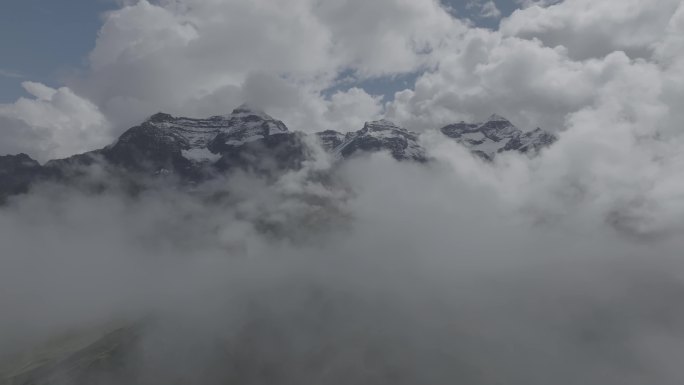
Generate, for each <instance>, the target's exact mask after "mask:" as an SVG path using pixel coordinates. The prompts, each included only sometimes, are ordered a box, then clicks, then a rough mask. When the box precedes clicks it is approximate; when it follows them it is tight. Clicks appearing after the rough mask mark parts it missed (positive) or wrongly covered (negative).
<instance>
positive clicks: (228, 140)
mask: <svg viewBox="0 0 684 385" xmlns="http://www.w3.org/2000/svg"><path fill="white" fill-rule="evenodd" d="M440 132H441V133H442V134H444V135H445V137H447V138H450V139H453V140H455V141H456V142H458V143H460V144H462V145H463V146H465V147H467V148H468V149H469V150H470V151H471V152H472V153H473V154H475V155H477V156H479V157H480V158H482V159H485V160H488V161H491V160H493V158H494V157H495V156H496V155H497V154H500V153H502V152H507V151H516V152H520V153H525V154H528V155H535V154H536V153H538V152H539V151H540V150H541V149H543V148H545V147H548V146H550V145H551V144H553V143H554V142H555V141H556V140H557V138H556V136H555V135H553V134H551V133H549V132H547V131H544V130H541V129H540V128H537V129H536V130H533V131H528V132H524V131H522V130H520V129H519V128H517V127H516V126H515V125H513V124H512V123H511V122H510V121H509V120H507V119H506V118H504V117H502V116H500V115H496V114H494V115H492V116H490V118H489V119H488V120H486V121H484V122H479V123H465V122H460V123H455V124H450V125H447V126H444V127H442V128H441V129H440ZM309 137H314V138H315V139H316V141H317V142H318V144H319V145H320V146H321V147H322V148H323V149H324V150H325V151H326V152H327V153H328V154H330V156H331V157H332V159H333V161H334V162H342V161H344V160H345V159H348V158H351V157H356V156H358V155H360V154H363V153H372V152H378V151H385V152H388V153H389V154H390V155H391V156H392V157H393V158H394V159H396V160H397V161H412V162H419V163H425V162H428V161H430V157H429V156H428V154H427V151H426V150H425V148H423V146H422V145H421V143H420V134H419V133H416V132H413V131H410V130H408V129H406V128H403V127H399V126H398V125H396V124H395V123H393V122H391V121H389V120H386V119H382V120H376V121H370V122H366V123H365V124H364V126H363V128H361V129H360V130H357V131H352V132H347V133H341V132H338V131H334V130H326V131H321V132H317V133H314V134H306V133H303V132H298V131H290V130H289V129H288V127H287V126H286V125H285V123H283V122H282V121H280V120H277V119H274V118H273V117H271V116H270V115H268V114H266V113H265V112H264V111H262V110H260V109H258V108H255V107H252V106H249V105H247V104H243V105H241V106H239V107H237V108H235V109H234V110H233V111H232V112H231V113H230V114H228V115H216V116H211V117H209V118H204V119H200V118H187V117H174V116H172V115H170V114H166V113H162V112H160V113H156V114H154V115H151V116H150V117H149V118H147V119H146V120H145V121H144V122H142V123H141V124H139V125H137V126H134V127H131V128H129V129H128V130H126V131H125V132H124V133H123V134H121V136H119V138H117V140H115V141H114V142H113V143H112V144H110V145H108V146H106V147H104V148H101V149H97V150H93V151H89V152H85V153H82V154H75V155H73V156H70V157H68V158H63V159H54V160H50V161H48V162H46V163H45V164H43V165H41V164H40V163H38V162H37V161H35V160H33V159H32V158H31V157H30V156H28V155H26V154H18V155H5V156H0V201H2V200H4V199H6V198H7V197H9V196H12V195H17V194H22V193H25V192H27V191H28V190H29V189H30V186H31V185H32V184H33V183H35V182H37V181H45V180H48V181H50V180H52V181H64V180H68V179H69V176H71V177H73V175H74V174H76V175H77V174H78V173H77V172H74V170H75V169H78V168H79V167H87V166H90V165H92V164H94V163H98V162H103V163H104V164H105V165H107V166H110V167H113V168H116V169H118V170H121V171H122V172H123V173H132V174H141V175H145V176H148V177H154V176H166V175H169V174H173V175H174V176H176V177H177V178H179V180H181V181H183V182H186V183H192V184H196V183H201V182H203V181H206V180H210V179H212V178H213V177H215V176H216V175H219V174H221V173H225V172H229V171H232V170H236V169H242V170H247V171H252V172H256V173H259V174H262V175H274V174H278V173H280V172H283V171H286V170H292V169H298V168H301V167H302V164H303V162H304V161H306V160H307V159H309V158H311V156H312V153H313V152H312V151H311V148H310V143H309V142H310V141H308V140H307V138H309Z"/></svg>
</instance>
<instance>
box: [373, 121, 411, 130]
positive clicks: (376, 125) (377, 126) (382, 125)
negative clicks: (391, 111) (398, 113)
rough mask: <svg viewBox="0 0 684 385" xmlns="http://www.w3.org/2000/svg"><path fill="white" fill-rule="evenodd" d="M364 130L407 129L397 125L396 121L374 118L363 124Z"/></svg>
mask: <svg viewBox="0 0 684 385" xmlns="http://www.w3.org/2000/svg"><path fill="white" fill-rule="evenodd" d="M363 130H366V131H386V130H404V131H406V130H405V129H403V128H401V127H399V126H397V125H396V124H395V123H394V122H392V121H390V120H387V119H380V120H374V121H370V122H366V123H365V124H364V125H363Z"/></svg>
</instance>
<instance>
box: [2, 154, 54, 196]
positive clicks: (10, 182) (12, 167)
mask: <svg viewBox="0 0 684 385" xmlns="http://www.w3.org/2000/svg"><path fill="white" fill-rule="evenodd" d="M46 175H47V173H46V170H44V169H43V167H42V166H41V165H40V163H38V162H37V161H35V160H33V159H31V157H30V156H28V155H26V154H18V155H5V156H0V203H2V202H4V201H5V200H6V199H7V198H8V197H9V196H11V195H16V194H23V193H26V192H27V191H28V189H29V187H30V186H31V183H33V181H34V180H37V179H39V178H41V177H44V176H46Z"/></svg>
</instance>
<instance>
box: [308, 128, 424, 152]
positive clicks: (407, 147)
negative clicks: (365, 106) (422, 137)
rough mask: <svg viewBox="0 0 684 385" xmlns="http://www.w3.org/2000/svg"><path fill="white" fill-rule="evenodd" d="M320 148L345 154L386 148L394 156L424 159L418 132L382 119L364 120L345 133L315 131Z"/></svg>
mask: <svg viewBox="0 0 684 385" xmlns="http://www.w3.org/2000/svg"><path fill="white" fill-rule="evenodd" d="M317 135H318V138H319V140H320V142H321V144H322V145H323V147H324V148H326V149H328V150H329V151H331V152H332V153H333V155H334V156H335V157H337V158H338V159H340V158H348V157H350V156H353V155H355V154H358V153H361V152H376V151H388V152H389V153H390V154H391V155H392V157H394V158H395V159H397V160H414V161H420V162H424V161H426V160H427V156H426V153H425V149H423V148H422V147H421V146H420V144H419V143H418V134H416V133H413V132H411V131H409V130H407V129H405V128H402V127H399V126H397V125H396V124H395V123H393V122H391V121H389V120H386V119H382V120H376V121H371V122H366V123H365V124H364V125H363V128H362V129H360V130H358V131H356V132H350V133H347V134H342V133H339V132H337V131H332V130H328V131H324V132H320V133H318V134H317Z"/></svg>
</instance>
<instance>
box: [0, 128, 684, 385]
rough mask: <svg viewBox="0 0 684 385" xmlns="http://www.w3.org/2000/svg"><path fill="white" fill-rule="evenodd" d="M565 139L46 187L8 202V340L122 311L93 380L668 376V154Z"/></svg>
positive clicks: (671, 254)
mask: <svg viewBox="0 0 684 385" xmlns="http://www.w3.org/2000/svg"><path fill="white" fill-rule="evenodd" d="M572 139H573V138H572V136H571V135H566V137H565V138H562V140H561V143H560V144H559V146H558V148H551V149H549V150H548V151H547V152H546V153H544V154H542V156H541V157H540V158H537V159H534V160H530V159H527V158H524V157H521V156H514V155H510V156H501V157H500V158H499V159H498V160H497V162H496V163H494V164H488V163H484V162H482V161H480V160H477V159H475V158H473V157H472V156H470V155H469V154H468V153H466V150H464V149H462V148H460V147H458V146H457V145H456V144H445V143H438V144H433V146H432V149H433V150H432V152H433V155H434V156H435V158H436V160H434V161H433V162H430V163H427V164H412V163H407V162H396V161H394V160H392V159H391V158H390V157H389V156H387V155H386V154H374V155H370V156H365V157H360V158H358V159H355V160H352V161H350V162H347V163H345V164H343V165H341V166H334V165H331V164H330V162H329V160H327V159H320V160H318V161H316V162H312V163H311V164H308V165H307V167H305V169H303V170H301V171H298V172H292V173H289V174H286V175H284V176H282V177H281V178H279V179H278V180H276V181H272V180H266V179H263V178H259V177H256V176H250V175H247V174H234V175H231V176H228V177H226V178H225V179H221V180H216V181H213V182H211V183H210V184H207V185H202V186H198V187H197V188H195V189H189V190H188V189H174V188H168V187H165V186H164V185H163V184H160V185H159V186H154V187H152V188H150V189H149V190H146V191H144V192H142V193H140V194H137V195H135V196H131V195H130V194H126V193H124V192H122V191H121V190H119V189H117V187H116V185H115V184H113V185H112V186H110V188H108V189H107V190H106V191H105V192H98V193H91V192H86V191H84V190H83V189H74V188H68V187H64V186H50V185H44V186H40V187H38V188H37V189H35V190H34V191H33V192H32V193H31V194H29V195H26V196H22V197H17V198H15V199H13V200H12V201H11V202H10V203H9V204H8V205H7V206H5V207H3V208H1V209H0V309H1V311H2V316H1V317H0V357H3V358H4V359H6V360H7V361H8V362H11V361H12V360H13V359H14V358H15V357H17V356H19V357H27V356H28V357H30V355H31V352H32V351H36V350H39V349H41V348H40V346H43V344H45V343H46V341H51V340H52V339H54V338H59V336H63V335H78V334H79V333H86V331H92V330H95V333H97V332H101V333H105V332H107V331H109V330H115V329H116V330H121V328H123V330H130V335H132V336H133V337H131V339H132V341H133V342H131V344H130V346H127V347H126V348H125V349H124V350H125V354H122V355H121V356H120V357H119V356H117V357H116V365H114V367H113V368H112V367H107V368H106V369H102V370H100V371H96V372H94V373H90V374H89V376H91V377H88V379H89V383H90V384H93V383H95V384H97V383H100V384H120V383H126V384H169V383H178V384H180V383H193V384H227V383H236V384H274V383H278V384H314V383H323V384H350V383H354V384H404V383H405V384H447V383H449V384H453V383H464V384H521V385H523V384H524V385H529V384H601V385H606V384H615V385H618V384H619V385H628V384H640V385H641V384H646V383H648V384H673V385H674V384H679V383H681V377H682V376H683V375H684V372H683V371H682V368H681V365H680V364H679V362H680V360H681V356H682V355H683V354H684V339H683V338H682V337H684V307H682V306H681V305H682V301H684V284H683V282H682V272H684V269H683V266H682V261H681V251H682V250H683V246H684V240H682V238H681V237H677V235H678V233H679V232H680V229H681V224H682V223H681V218H680V217H678V215H677V210H676V208H677V207H679V206H678V205H677V203H678V202H679V200H678V198H677V196H673V195H667V194H665V195H663V194H659V193H658V192H659V191H663V190H662V189H658V186H659V185H662V184H663V183H664V184H665V185H666V184H667V183H669V182H668V181H670V180H671V178H673V175H674V174H667V173H666V171H667V170H669V167H671V166H672V163H664V162H662V161H659V162H660V163H657V165H656V166H653V164H652V163H648V164H647V163H640V164H645V166H644V167H648V170H649V172H648V175H651V176H652V179H651V180H652V181H660V182H663V183H661V184H657V183H650V182H649V179H645V178H643V176H644V175H645V174H644V173H639V172H640V171H643V170H638V169H633V168H632V169H631V170H630V171H631V172H634V174H633V176H634V175H636V177H637V178H638V180H630V177H629V176H628V173H627V172H623V171H625V169H630V167H631V166H630V165H629V164H624V163H619V162H618V163H616V165H615V166H614V168H608V167H607V166H606V167H604V168H601V167H602V166H605V165H606V164H610V163H611V162H612V161H613V160H610V159H609V158H608V160H606V161H605V163H603V162H597V161H596V157H594V158H592V153H591V151H589V152H587V153H584V154H582V155H579V154H574V155H572V156H570V155H568V154H569V153H570V152H571V151H573V150H574V147H573V141H572ZM427 140H428V141H429V140H430V139H429V138H428V139H427ZM563 141H565V142H563ZM576 155H578V156H576ZM634 156H638V154H637V155H634ZM566 158H567V159H570V158H572V159H573V162H569V161H567V159H566ZM592 159H593V160H592ZM602 159H603V158H602ZM650 171H653V172H650ZM321 172H329V173H331V174H330V175H331V176H329V177H326V178H319V177H316V175H318V174H320V173H321ZM644 172H646V171H644ZM618 176H619V177H618ZM93 178H101V179H103V180H106V179H107V175H106V174H105V175H103V174H98V175H96V176H93ZM644 186H645V187H644ZM664 196H667V197H670V198H671V199H669V200H668V199H665V198H663V199H662V200H660V199H659V198H660V197H664ZM675 198H677V199H675ZM655 203H657V205H655ZM654 205H655V206H654ZM651 208H652V209H651ZM2 368H3V365H0V370H1V369H2ZM65 381H66V380H65Z"/></svg>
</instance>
